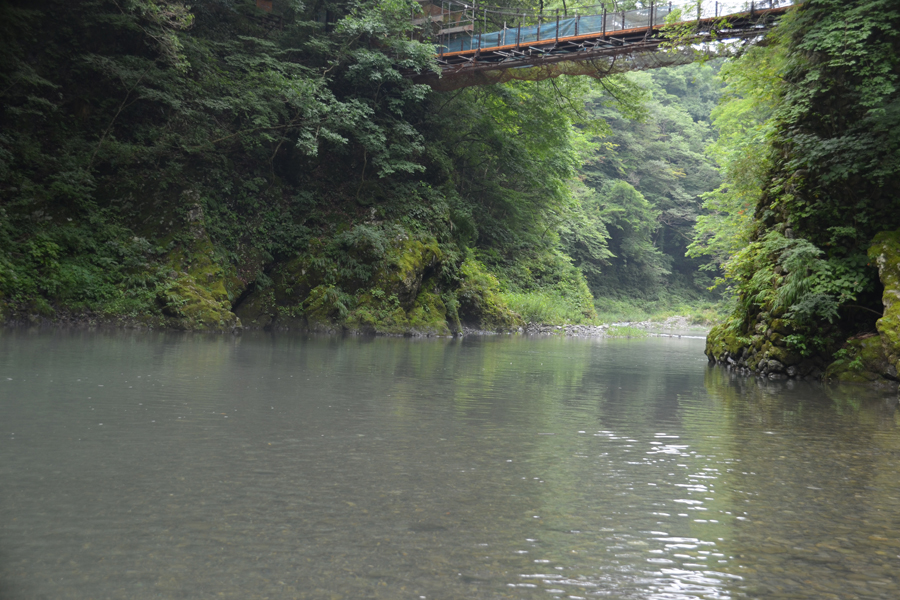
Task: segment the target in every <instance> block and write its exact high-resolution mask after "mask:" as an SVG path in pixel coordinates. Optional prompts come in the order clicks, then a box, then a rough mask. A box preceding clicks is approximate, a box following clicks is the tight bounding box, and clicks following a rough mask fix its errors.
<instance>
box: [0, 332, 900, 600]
mask: <svg viewBox="0 0 900 600" xmlns="http://www.w3.org/2000/svg"><path fill="white" fill-rule="evenodd" d="M702 350H703V341H702V340H692V339H677V338H673V339H638V340H600V339H593V340H591V339H572V338H569V339H532V340H528V339H520V338H509V337H491V338H474V339H473V338H467V339H463V340H405V339H348V340H339V339H315V338H300V337H287V336H267V335H263V334H260V335H247V336H244V337H242V338H232V337H230V336H218V337H205V336H200V335H176V334H146V333H145V334H127V333H116V334H102V333H94V334H86V333H80V334H79V333H75V334H72V333H59V332H57V333H26V332H21V331H12V332H10V331H7V332H2V334H0V428H2V429H0V598H3V599H4V600H6V599H12V600H18V599H20V598H136V599H142V598H202V597H223V598H241V599H243V598H329V599H330V598H346V599H350V598H422V597H425V598H435V599H440V598H446V599H450V598H476V599H477V598H490V599H494V598H554V597H558V598H596V597H606V598H641V599H645V598H653V599H687V598H709V599H712V598H746V597H750V598H778V597H791V598H841V599H844V598H897V597H900V582H898V578H897V575H896V572H897V569H896V567H897V566H898V564H900V562H898V561H900V478H898V476H897V473H898V467H900V439H898V428H897V424H898V417H897V415H896V413H895V411H894V409H895V406H896V400H895V398H896V397H895V396H893V395H890V396H889V397H886V396H884V395H883V394H876V393H871V392H867V391H864V390H861V389H852V390H832V389H829V388H824V387H822V386H819V385H815V384H808V383H796V384H793V385H791V384H789V383H784V382H780V383H779V382H763V383H758V382H757V380H755V379H741V378H733V377H731V375H730V374H728V373H726V372H725V371H723V370H721V369H717V368H712V369H710V368H708V367H707V365H706V359H705V357H704V356H703V353H702Z"/></svg>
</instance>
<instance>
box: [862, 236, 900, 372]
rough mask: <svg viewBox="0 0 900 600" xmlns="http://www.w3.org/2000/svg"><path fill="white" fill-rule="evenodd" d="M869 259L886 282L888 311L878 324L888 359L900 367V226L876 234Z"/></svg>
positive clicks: (885, 291) (885, 292)
mask: <svg viewBox="0 0 900 600" xmlns="http://www.w3.org/2000/svg"><path fill="white" fill-rule="evenodd" d="M869 260H871V261H873V262H874V263H875V264H876V265H878V276H879V278H880V279H881V283H882V285H884V293H883V294H882V297H881V301H882V303H883V304H884V315H883V316H882V317H881V318H880V319H878V321H877V323H876V327H877V328H878V333H879V334H880V336H881V343H882V344H883V346H884V353H885V355H886V357H887V360H888V361H889V362H890V363H891V364H892V365H893V367H894V369H895V370H900V230H898V231H882V232H881V233H879V234H878V235H876V236H875V239H874V240H872V246H871V247H870V248H869Z"/></svg>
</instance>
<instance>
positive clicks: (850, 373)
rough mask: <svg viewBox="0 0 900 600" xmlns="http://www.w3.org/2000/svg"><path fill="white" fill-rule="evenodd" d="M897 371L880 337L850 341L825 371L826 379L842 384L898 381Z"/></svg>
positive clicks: (866, 337)
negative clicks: (887, 380)
mask: <svg viewBox="0 0 900 600" xmlns="http://www.w3.org/2000/svg"><path fill="white" fill-rule="evenodd" d="M896 377H897V370H896V368H895V365H893V364H892V363H891V362H890V360H889V359H888V357H887V355H886V354H885V351H884V346H883V344H882V342H881V338H880V337H879V336H878V335H874V334H872V335H868V336H863V337H858V338H853V339H851V340H848V341H847V343H846V344H845V345H844V347H843V348H842V349H841V350H840V351H839V352H838V353H837V359H836V360H835V361H834V362H832V363H831V364H830V365H828V368H827V369H826V370H825V379H827V380H829V381H836V382H841V383H870V382H878V381H885V380H886V379H896Z"/></svg>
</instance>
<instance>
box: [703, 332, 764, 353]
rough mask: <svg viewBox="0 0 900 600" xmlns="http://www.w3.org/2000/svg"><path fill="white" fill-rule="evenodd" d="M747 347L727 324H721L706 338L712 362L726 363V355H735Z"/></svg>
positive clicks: (707, 350) (707, 351) (744, 341)
mask: <svg viewBox="0 0 900 600" xmlns="http://www.w3.org/2000/svg"><path fill="white" fill-rule="evenodd" d="M760 339H762V338H761V337H760ZM746 345H748V344H747V343H746V340H744V339H743V338H741V337H739V336H738V334H737V333H735V331H734V330H733V329H732V328H730V327H729V326H728V325H727V324H720V325H716V326H715V327H713V328H712V329H710V331H709V334H707V336H706V355H707V356H708V357H709V359H710V361H721V362H724V361H725V360H726V353H727V354H731V355H735V354H737V353H739V352H740V351H741V349H742V348H743V347H744V346H746Z"/></svg>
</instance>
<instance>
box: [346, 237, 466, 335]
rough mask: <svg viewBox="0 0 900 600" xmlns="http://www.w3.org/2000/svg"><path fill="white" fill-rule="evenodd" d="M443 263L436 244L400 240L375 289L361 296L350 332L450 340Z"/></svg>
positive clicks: (351, 317) (348, 322)
mask: <svg viewBox="0 0 900 600" xmlns="http://www.w3.org/2000/svg"><path fill="white" fill-rule="evenodd" d="M442 259H443V253H442V252H441V250H440V248H439V247H438V243H437V240H435V239H434V238H426V239H424V240H417V239H410V238H400V239H397V240H395V242H394V244H393V245H392V246H391V248H390V249H389V250H388V253H387V256H386V257H385V261H384V265H383V266H382V267H381V268H380V269H379V270H378V271H377V272H376V274H375V276H374V277H373V281H372V283H371V287H370V288H368V289H366V290H364V291H361V292H360V293H358V294H357V297H356V298H357V301H356V306H355V307H354V308H353V310H351V311H350V314H349V316H348V318H347V319H346V320H345V321H344V323H343V325H344V327H346V328H347V329H350V330H354V331H360V332H364V333H384V334H395V335H397V334H412V335H450V334H451V333H452V332H451V330H450V328H449V326H448V324H447V307H446V305H445V304H444V301H443V300H442V299H441V296H440V292H439V290H438V287H437V278H436V276H437V274H438V273H439V271H440V267H441V260H442Z"/></svg>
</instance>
